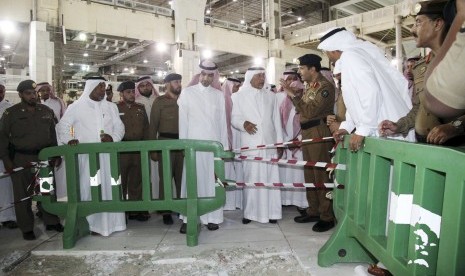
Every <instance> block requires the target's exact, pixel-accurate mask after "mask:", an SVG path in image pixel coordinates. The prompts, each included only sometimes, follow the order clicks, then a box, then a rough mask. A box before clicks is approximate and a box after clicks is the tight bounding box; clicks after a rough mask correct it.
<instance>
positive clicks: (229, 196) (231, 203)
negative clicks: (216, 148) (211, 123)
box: [221, 78, 243, 210]
mask: <svg viewBox="0 0 465 276" xmlns="http://www.w3.org/2000/svg"><path fill="white" fill-rule="evenodd" d="M241 85H242V82H241V81H240V80H239V79H236V78H227V79H226V80H225V81H224V83H223V85H222V86H221V90H222V91H223V93H224V100H225V103H226V123H227V125H228V142H229V145H228V147H229V148H230V149H232V148H238V147H240V146H241V145H240V139H239V137H238V133H237V130H236V129H234V128H233V127H232V126H231V112H232V99H231V96H232V95H233V94H234V93H236V92H237V91H238V90H239V88H240V87H241ZM224 173H225V177H226V179H231V180H236V182H242V181H243V176H242V175H243V173H242V163H241V161H238V160H234V159H230V160H225V162H224ZM223 208H224V210H236V209H237V208H239V209H241V208H242V189H235V188H234V189H231V190H229V189H228V190H226V203H225V204H224V207H223Z"/></svg>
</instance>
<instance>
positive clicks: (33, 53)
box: [29, 21, 54, 83]
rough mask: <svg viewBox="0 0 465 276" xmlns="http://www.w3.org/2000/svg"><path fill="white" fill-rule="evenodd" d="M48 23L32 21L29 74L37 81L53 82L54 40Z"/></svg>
mask: <svg viewBox="0 0 465 276" xmlns="http://www.w3.org/2000/svg"><path fill="white" fill-rule="evenodd" d="M46 25H47V24H46V23H45V22H40V21H32V22H31V25H30V34H29V76H30V78H31V79H32V80H34V81H36V82H44V81H47V82H49V83H52V76H53V74H52V67H53V65H54V49H53V42H51V41H50V34H49V33H48V32H47V29H46Z"/></svg>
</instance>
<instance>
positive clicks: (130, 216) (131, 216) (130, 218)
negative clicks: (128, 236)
mask: <svg viewBox="0 0 465 276" xmlns="http://www.w3.org/2000/svg"><path fill="white" fill-rule="evenodd" d="M138 217H139V215H138V214H129V215H128V219H129V220H136V219H137V218H138Z"/></svg>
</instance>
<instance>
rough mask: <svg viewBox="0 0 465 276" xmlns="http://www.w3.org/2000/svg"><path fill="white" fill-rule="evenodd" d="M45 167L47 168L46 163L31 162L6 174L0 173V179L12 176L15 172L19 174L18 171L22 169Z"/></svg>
mask: <svg viewBox="0 0 465 276" xmlns="http://www.w3.org/2000/svg"><path fill="white" fill-rule="evenodd" d="M47 166H48V161H40V162H31V163H29V165H27V166H24V167H17V168H14V169H13V170H11V172H6V171H5V172H0V178H4V177H7V176H10V175H11V174H13V173H15V172H19V171H21V170H24V169H29V168H32V167H36V168H40V167H47Z"/></svg>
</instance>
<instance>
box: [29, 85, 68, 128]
mask: <svg viewBox="0 0 465 276" xmlns="http://www.w3.org/2000/svg"><path fill="white" fill-rule="evenodd" d="M36 91H37V93H38V94H39V96H40V102H41V103H42V104H44V105H46V106H48V107H50V108H51V109H52V110H53V113H54V114H55V118H56V119H57V122H59V121H60V119H61V117H63V114H65V111H66V105H65V102H63V100H62V99H60V98H58V97H57V96H56V95H55V91H54V89H53V87H52V86H51V85H50V84H49V83H48V82H41V83H38V84H37V86H36Z"/></svg>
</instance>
